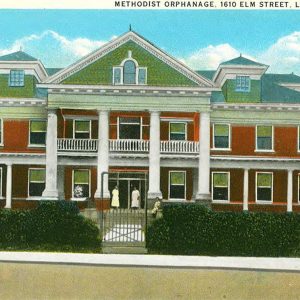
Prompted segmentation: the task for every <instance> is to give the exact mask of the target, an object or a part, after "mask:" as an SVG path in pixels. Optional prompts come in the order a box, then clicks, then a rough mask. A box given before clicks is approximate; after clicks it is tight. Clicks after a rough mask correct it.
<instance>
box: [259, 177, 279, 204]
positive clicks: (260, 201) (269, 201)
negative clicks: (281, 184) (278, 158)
mask: <svg viewBox="0 0 300 300" xmlns="http://www.w3.org/2000/svg"><path fill="white" fill-rule="evenodd" d="M258 174H271V179H272V180H271V182H272V183H271V200H258V199H257V188H258V185H257V178H258ZM273 192H274V173H273V172H267V171H266V172H265V171H262V172H261V171H256V172H255V202H256V203H258V204H273Z"/></svg>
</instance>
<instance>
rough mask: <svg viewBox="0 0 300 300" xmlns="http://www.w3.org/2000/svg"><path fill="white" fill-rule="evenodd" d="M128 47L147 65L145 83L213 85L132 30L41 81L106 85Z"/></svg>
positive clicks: (157, 84)
mask: <svg viewBox="0 0 300 300" xmlns="http://www.w3.org/2000/svg"><path fill="white" fill-rule="evenodd" d="M129 51H130V53H132V58H133V59H136V60H137V61H138V62H139V64H140V66H141V67H145V68H147V69H148V74H149V76H148V77H149V82H147V84H148V85H154V86H199V87H206V88H211V87H214V84H213V82H212V81H210V80H209V79H207V78H205V77H203V76H201V75H200V74H198V73H196V72H195V71H193V70H191V69H190V68H189V67H187V66H186V65H184V64H183V63H182V62H180V61H178V60H177V59H175V58H173V57H172V56H170V55H169V54H167V53H165V52H164V51H162V50H161V49H159V48H157V47H156V46H155V45H153V44H152V43H150V42H149V41H147V40H146V39H144V38H143V37H141V36H140V35H139V34H137V33H135V32H133V31H129V32H127V33H125V34H124V35H122V36H120V37H118V38H116V39H114V40H112V41H111V42H109V43H107V44H105V45H104V46H102V47H101V48H99V49H97V50H95V51H94V52H92V53H91V54H89V55H87V56H85V57H84V58H82V59H80V60H79V61H77V62H76V63H74V64H72V65H70V66H69V67H67V68H65V69H62V70H61V71H59V72H57V73H56V74H54V75H52V76H50V77H48V78H47V79H46V80H45V81H44V83H51V84H60V83H62V84H93V85H97V84H99V85H110V84H112V70H113V67H114V66H117V65H119V64H120V63H121V62H122V61H123V60H124V59H126V57H127V55H128V54H127V53H129Z"/></svg>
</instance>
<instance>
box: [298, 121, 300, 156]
mask: <svg viewBox="0 0 300 300" xmlns="http://www.w3.org/2000/svg"><path fill="white" fill-rule="evenodd" d="M298 152H300V126H298Z"/></svg>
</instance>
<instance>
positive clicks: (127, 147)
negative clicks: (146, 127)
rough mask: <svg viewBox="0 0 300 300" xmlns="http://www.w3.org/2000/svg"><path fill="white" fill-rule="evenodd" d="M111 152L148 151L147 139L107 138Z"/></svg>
mask: <svg viewBox="0 0 300 300" xmlns="http://www.w3.org/2000/svg"><path fill="white" fill-rule="evenodd" d="M109 150H110V151H111V152H149V141H147V140H109Z"/></svg>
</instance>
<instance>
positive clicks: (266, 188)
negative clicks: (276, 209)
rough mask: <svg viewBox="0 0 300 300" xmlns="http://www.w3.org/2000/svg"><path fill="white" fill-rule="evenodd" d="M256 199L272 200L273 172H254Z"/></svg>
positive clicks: (262, 200)
mask: <svg viewBox="0 0 300 300" xmlns="http://www.w3.org/2000/svg"><path fill="white" fill-rule="evenodd" d="M256 201H257V202H259V201H261V202H272V201H273V173H268V172H257V173H256Z"/></svg>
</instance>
